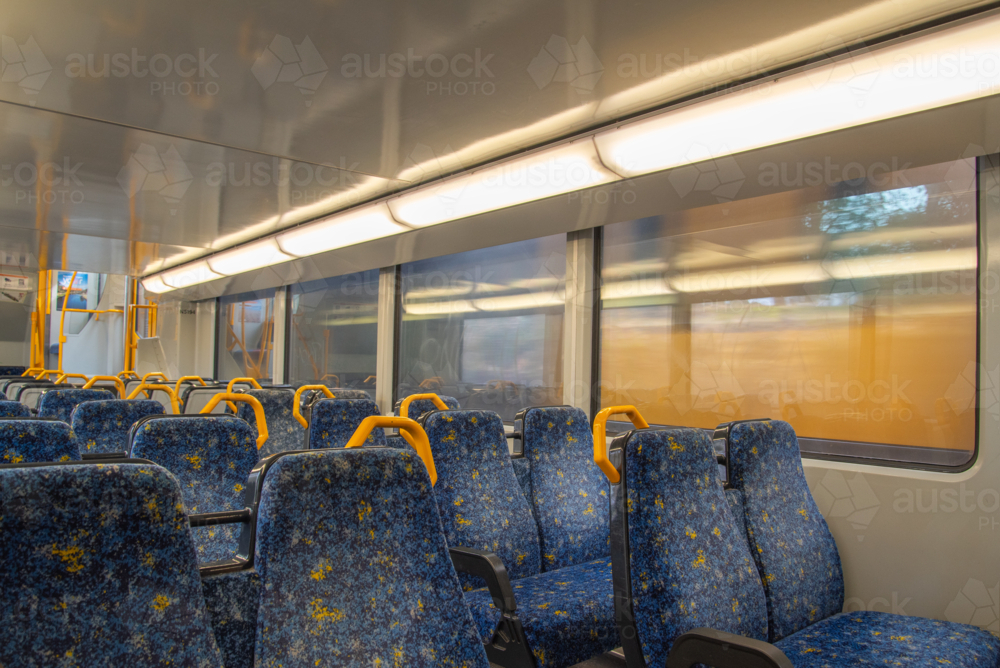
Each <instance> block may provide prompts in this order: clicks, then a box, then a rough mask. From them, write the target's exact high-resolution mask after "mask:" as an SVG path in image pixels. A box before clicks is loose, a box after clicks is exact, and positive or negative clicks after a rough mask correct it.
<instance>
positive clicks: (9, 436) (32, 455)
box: [0, 419, 80, 464]
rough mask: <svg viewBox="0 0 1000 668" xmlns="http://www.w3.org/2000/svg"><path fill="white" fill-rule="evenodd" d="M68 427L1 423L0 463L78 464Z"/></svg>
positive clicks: (47, 422) (36, 422)
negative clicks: (75, 462)
mask: <svg viewBox="0 0 1000 668" xmlns="http://www.w3.org/2000/svg"><path fill="white" fill-rule="evenodd" d="M79 459H80V450H79V449H78V448H77V446H76V442H75V441H74V440H73V437H72V434H71V432H70V428H69V425H68V424H66V423H65V422H59V421H57V420H23V419H22V420H0V462H2V463H4V464H33V463H39V462H68V461H78V460H79Z"/></svg>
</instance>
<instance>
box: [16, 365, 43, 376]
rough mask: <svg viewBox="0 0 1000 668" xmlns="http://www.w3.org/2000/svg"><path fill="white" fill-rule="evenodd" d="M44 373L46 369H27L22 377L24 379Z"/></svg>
mask: <svg viewBox="0 0 1000 668" xmlns="http://www.w3.org/2000/svg"><path fill="white" fill-rule="evenodd" d="M42 371H45V369H42V368H39V367H31V368H30V369H25V370H24V373H22V374H21V377H22V378H24V377H25V376H34V375H35V374H37V373H40V372H42Z"/></svg>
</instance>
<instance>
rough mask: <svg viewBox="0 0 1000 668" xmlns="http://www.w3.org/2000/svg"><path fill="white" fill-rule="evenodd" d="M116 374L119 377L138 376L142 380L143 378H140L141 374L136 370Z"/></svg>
mask: <svg viewBox="0 0 1000 668" xmlns="http://www.w3.org/2000/svg"><path fill="white" fill-rule="evenodd" d="M116 376H117V377H118V378H121V377H122V376H129V377H131V378H138V379H139V380H142V378H139V374H137V373H136V372H135V371H119V372H118V373H117V374H116Z"/></svg>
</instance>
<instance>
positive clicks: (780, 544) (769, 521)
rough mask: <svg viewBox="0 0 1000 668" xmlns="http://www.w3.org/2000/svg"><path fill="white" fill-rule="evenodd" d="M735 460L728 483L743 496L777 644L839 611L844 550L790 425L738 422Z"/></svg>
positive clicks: (732, 436) (732, 441) (732, 444)
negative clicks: (804, 466) (817, 496)
mask: <svg viewBox="0 0 1000 668" xmlns="http://www.w3.org/2000/svg"><path fill="white" fill-rule="evenodd" d="M729 462H730V463H729V476H730V482H731V483H732V485H733V487H735V488H736V489H738V490H739V491H740V492H741V493H742V495H743V508H744V515H745V519H746V527H747V539H748V541H749V543H750V552H751V553H752V554H753V556H754V560H755V561H756V562H757V568H758V570H759V571H760V575H761V578H763V581H764V590H765V593H766V594H767V613H768V617H769V621H770V630H771V633H770V640H771V642H775V641H777V640H781V639H782V638H784V637H786V636H789V635H791V634H793V633H795V632H796V631H798V630H800V629H802V628H805V627H806V626H809V625H810V624H813V623H815V622H818V621H820V620H822V619H825V618H826V617H829V616H831V615H834V614H837V613H839V612H841V611H842V610H843V607H844V574H843V571H842V570H841V565H840V554H839V553H838V552H837V544H836V543H835V542H834V540H833V534H831V533H830V527H828V526H827V524H826V520H825V519H823V515H821V514H820V512H819V508H817V507H816V502H815V501H814V500H813V496H812V492H810V491H809V486H808V485H807V484H806V477H805V473H804V472H803V470H802V455H801V453H800V452H799V442H798V439H797V438H796V437H795V431H794V430H793V429H792V427H791V425H789V424H788V423H787V422H780V421H777V420H774V421H757V422H742V423H736V424H734V425H732V427H731V428H730V431H729Z"/></svg>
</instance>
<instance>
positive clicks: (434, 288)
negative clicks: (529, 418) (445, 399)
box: [397, 235, 566, 421]
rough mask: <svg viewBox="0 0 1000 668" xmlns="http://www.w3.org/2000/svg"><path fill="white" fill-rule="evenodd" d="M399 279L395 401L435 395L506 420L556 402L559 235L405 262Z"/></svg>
mask: <svg viewBox="0 0 1000 668" xmlns="http://www.w3.org/2000/svg"><path fill="white" fill-rule="evenodd" d="M401 278H402V287H401V296H402V299H401V309H402V311H401V324H400V327H401V331H400V339H399V356H398V372H397V373H398V376H397V378H398V386H397V397H399V398H402V397H406V396H408V395H410V394H414V393H417V392H420V391H421V390H428V391H434V392H437V393H439V394H444V395H447V396H454V397H455V398H456V399H458V400H459V402H460V403H461V405H462V407H463V408H482V409H488V410H493V411H496V412H498V413H500V415H501V416H502V417H503V418H504V420H508V421H509V420H513V419H514V415H515V414H516V413H517V411H519V410H521V409H522V408H524V407H526V406H539V405H546V404H558V403H561V401H562V387H561V379H562V339H563V312H564V308H565V288H566V237H565V235H556V236H551V237H543V238H541V239H532V240H529V241H521V242H518V243H512V244H506V245H504V246H496V247H493V248H485V249H482V250H475V251H469V252H466V253H458V254H455V255H449V256H445V257H438V258H433V259H430V260H423V261H420V262H413V263H410V264H405V265H403V266H402V271H401Z"/></svg>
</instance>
